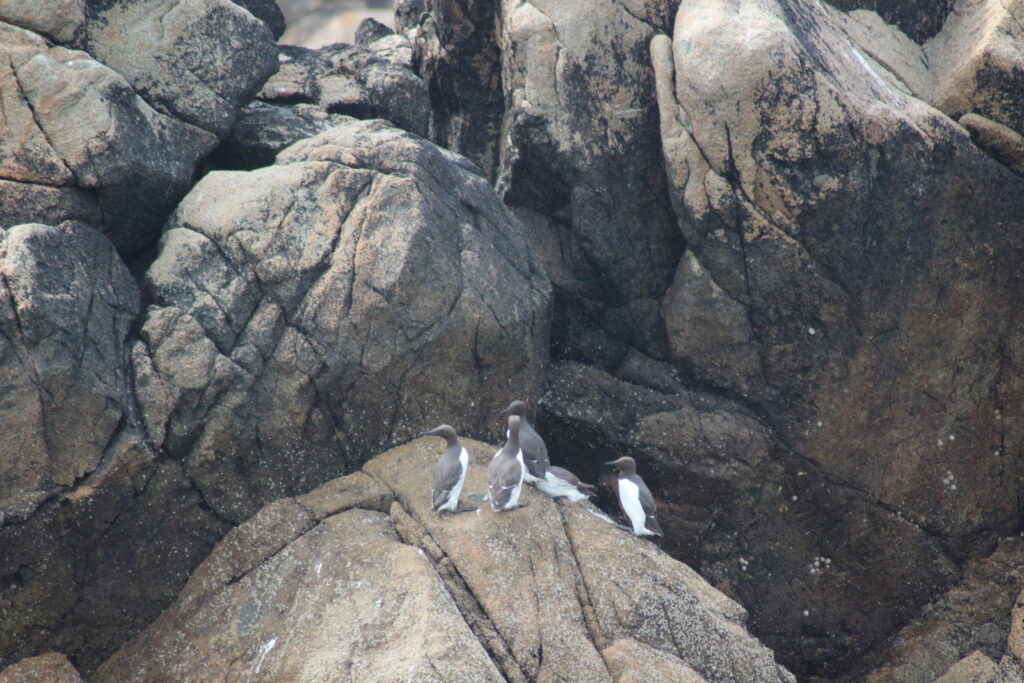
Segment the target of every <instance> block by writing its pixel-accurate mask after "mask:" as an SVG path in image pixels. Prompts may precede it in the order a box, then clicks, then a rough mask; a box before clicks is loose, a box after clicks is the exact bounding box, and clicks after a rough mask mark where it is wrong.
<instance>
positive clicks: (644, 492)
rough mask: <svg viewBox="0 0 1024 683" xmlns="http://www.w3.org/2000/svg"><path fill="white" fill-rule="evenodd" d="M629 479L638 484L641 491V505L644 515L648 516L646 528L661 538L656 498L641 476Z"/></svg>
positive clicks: (636, 475)
mask: <svg viewBox="0 0 1024 683" xmlns="http://www.w3.org/2000/svg"><path fill="white" fill-rule="evenodd" d="M629 479H630V481H632V482H633V483H634V484H636V487H637V489H638V490H639V496H640V505H641V506H642V507H643V509H644V514H645V515H647V521H646V523H645V524H644V526H646V527H647V529H648V531H653V532H654V533H656V534H658V535H659V536H660V535H661V525H660V524H658V507H657V505H655V503H654V496H652V495H651V490H650V489H649V488H647V484H645V483H644V480H643V479H641V478H640V475H638V474H634V475H632V476H630V477H629Z"/></svg>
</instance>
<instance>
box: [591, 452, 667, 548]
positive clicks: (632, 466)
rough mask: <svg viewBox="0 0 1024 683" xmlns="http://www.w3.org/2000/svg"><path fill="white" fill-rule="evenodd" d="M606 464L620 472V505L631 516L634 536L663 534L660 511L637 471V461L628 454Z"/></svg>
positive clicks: (617, 492)
mask: <svg viewBox="0 0 1024 683" xmlns="http://www.w3.org/2000/svg"><path fill="white" fill-rule="evenodd" d="M605 465H608V466H609V467H613V468H615V470H616V472H617V473H618V481H617V486H616V487H615V489H616V494H617V497H618V499H619V507H621V508H622V512H623V513H625V515H626V517H628V518H629V522H630V524H631V525H632V527H633V535H634V536H661V535H662V533H661V527H660V526H659V525H658V512H657V508H656V507H655V505H654V496H652V495H651V491H650V489H648V488H647V484H645V483H644V480H643V479H641V478H640V475H639V474H637V473H636V461H635V460H633V458H631V457H629V456H628V455H626V456H623V457H621V458H619V459H618V460H613V461H611V462H606V463H605Z"/></svg>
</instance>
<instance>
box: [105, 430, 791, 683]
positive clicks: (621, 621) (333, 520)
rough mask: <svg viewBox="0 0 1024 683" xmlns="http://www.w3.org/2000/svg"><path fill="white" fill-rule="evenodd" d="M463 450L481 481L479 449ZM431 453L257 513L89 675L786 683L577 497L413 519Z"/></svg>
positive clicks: (424, 445) (687, 573) (688, 581)
mask: <svg viewBox="0 0 1024 683" xmlns="http://www.w3.org/2000/svg"><path fill="white" fill-rule="evenodd" d="M464 444H465V446H466V447H467V449H468V450H469V451H470V453H471V466H470V472H469V474H468V476H467V482H466V488H465V489H464V490H465V491H466V493H473V492H479V491H482V490H484V488H485V483H484V479H485V470H486V463H487V461H488V459H489V458H490V457H491V455H492V453H493V451H494V448H493V447H491V446H487V445H485V444H482V443H479V442H473V441H464ZM438 455H439V451H438V448H437V444H436V443H435V440H433V439H419V440H417V441H414V442H412V443H410V444H406V445H404V446H400V447H398V448H395V449H392V450H391V451H388V452H387V453H384V454H382V455H380V456H378V457H377V458H375V459H373V460H372V461H370V462H369V463H367V465H366V466H365V468H364V472H360V473H356V474H352V475H349V476H347V477H344V478H342V479H337V480H333V481H331V482H329V483H328V484H326V485H325V486H324V487H322V488H321V489H318V490H316V491H314V492H312V493H310V494H308V495H305V496H300V497H297V498H294V499H287V500H282V501H278V502H275V503H272V504H271V505H269V506H267V507H265V508H264V509H263V510H261V511H260V512H259V513H258V514H257V515H255V516H254V517H253V518H252V519H250V520H249V521H247V522H246V523H244V524H242V525H241V526H240V527H238V528H237V529H235V530H234V531H232V532H231V533H229V534H228V535H227V536H226V537H225V538H224V540H223V541H222V542H221V543H220V544H218V546H217V548H216V549H215V550H214V552H213V553H212V554H211V555H210V557H209V558H207V560H206V561H204V562H203V564H202V565H201V566H200V567H199V568H198V569H197V570H196V571H195V573H194V574H193V576H192V578H191V579H190V580H189V583H188V585H186V587H185V589H184V590H183V591H182V593H181V595H180V596H179V598H178V600H177V601H176V602H175V604H174V605H173V606H172V607H170V608H169V609H168V610H167V611H165V612H164V614H163V615H161V617H160V618H159V619H158V620H157V621H156V622H154V623H153V624H152V625H151V626H150V627H149V628H147V629H146V631H145V632H144V633H143V634H142V635H141V636H139V637H138V638H136V639H135V640H133V641H132V642H130V643H129V644H127V645H126V646H125V647H124V648H122V649H121V650H120V651H119V652H118V653H116V654H115V655H114V656H113V657H111V658H110V660H108V661H107V662H106V663H105V664H104V665H103V666H102V667H100V669H99V670H98V671H97V673H96V674H95V676H94V677H93V680H96V681H121V680H131V679H137V678H152V679H158V680H163V679H168V678H172V679H175V680H186V679H197V678H203V679H206V680H210V679H212V678H216V679H221V680H241V679H244V678H246V677H251V676H259V677H271V678H273V677H284V678H287V679H288V680H295V681H314V680H324V679H325V678H332V677H337V676H342V677H344V676H349V675H351V676H352V677H353V678H358V679H360V680H370V679H372V680H382V679H386V680H395V679H402V680H405V679H407V678H410V677H411V678H412V679H414V680H425V681H451V680H466V681H469V680H473V681H491V680H493V681H499V680H512V681H531V680H579V681H584V680H586V681H612V680H615V681H620V680H621V681H648V682H650V681H656V680H675V681H685V680H690V681H701V680H714V681H737V682H739V681H745V682H746V681H753V680H757V681H780V682H782V681H792V680H793V678H792V676H791V675H790V674H789V673H788V672H786V671H785V670H784V669H782V668H781V667H780V666H778V665H777V664H776V663H775V661H774V659H773V658H772V655H771V653H770V651H768V650H767V649H766V648H765V647H764V646H763V645H761V644H760V643H758V642H757V641H756V640H755V639H754V638H752V637H751V636H750V635H749V634H748V633H747V632H746V630H745V628H744V627H743V623H744V620H745V616H746V614H745V612H744V610H743V609H742V608H741V607H740V606H739V605H737V604H736V603H734V602H732V601H731V600H729V599H728V598H726V597H725V596H724V595H722V594H720V593H718V592H717V591H715V590H714V589H713V588H711V587H710V586H709V585H708V584H707V583H705V582H704V581H703V580H702V579H701V578H700V577H699V576H698V575H697V574H696V573H695V572H693V571H692V570H691V569H689V568H688V567H686V566H685V565H683V564H681V563H679V562H677V561H675V560H673V559H671V558H669V557H668V556H667V555H665V554H664V553H662V552H661V551H660V550H658V549H657V547H655V546H654V545H653V544H651V543H650V542H648V541H645V540H640V539H637V538H634V537H632V536H630V535H628V534H627V533H625V532H623V531H621V530H619V529H617V528H616V527H614V526H612V525H611V524H609V523H608V522H606V521H604V520H602V519H599V518H598V517H597V516H595V515H594V512H595V510H594V508H592V507H591V506H590V505H589V504H582V505H581V504H577V505H569V504H564V503H556V502H553V501H552V500H551V499H550V498H549V497H547V496H545V495H543V494H539V493H537V492H536V491H534V490H533V489H529V490H527V491H526V492H525V493H524V500H526V501H528V502H529V506H528V507H526V508H521V509H519V510H515V511H512V512H507V513H494V512H492V511H491V510H490V509H489V508H487V509H484V510H481V511H480V512H479V513H465V514H461V515H457V516H451V515H441V516H438V515H435V514H432V513H430V511H429V509H430V501H429V491H427V490H426V488H425V486H424V482H426V481H428V480H429V475H428V474H425V473H429V471H430V468H431V467H432V466H433V463H434V461H435V460H436V458H437V457H438ZM384 510H387V511H388V512H387V513H385V512H383V511H384ZM636 654H640V655H647V656H641V657H635V656H633V655H636ZM677 674H679V675H683V676H685V677H683V678H666V676H675V675H677ZM659 676H660V677H661V678H659ZM701 676H703V678H701Z"/></svg>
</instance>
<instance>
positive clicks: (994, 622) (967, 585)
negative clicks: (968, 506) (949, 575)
mask: <svg viewBox="0 0 1024 683" xmlns="http://www.w3.org/2000/svg"><path fill="white" fill-rule="evenodd" d="M1022 590H1024V538H1021V537H1012V538H1008V539H1006V540H1004V541H1002V542H1001V543H1000V544H999V546H998V548H997V549H996V550H995V551H994V552H993V553H992V554H991V555H989V556H988V557H985V558H983V559H979V560H975V561H972V562H970V563H968V564H967V566H965V567H964V578H963V580H961V581H960V582H959V583H957V585H955V586H954V587H952V588H951V589H950V590H948V591H947V592H946V593H944V594H943V595H941V596H940V597H939V598H938V599H937V600H935V601H934V602H933V603H932V604H930V605H928V606H927V607H926V608H925V609H924V610H922V612H921V613H920V614H919V615H917V617H915V619H914V621H913V622H911V623H910V624H908V625H907V626H906V627H904V628H902V629H901V630H900V631H899V633H897V634H896V635H895V636H894V637H893V638H891V639H890V640H889V641H887V642H886V643H884V644H883V645H882V646H881V647H880V648H878V650H877V651H875V652H872V653H871V654H869V655H868V656H867V657H866V658H865V661H864V664H863V665H862V666H861V667H859V668H858V670H856V671H854V672H853V673H851V674H850V675H849V676H848V677H847V678H848V680H851V681H859V680H866V681H871V682H872V683H881V682H882V681H893V682H895V683H910V682H911V681H920V680H929V681H930V680H933V679H936V678H938V677H939V676H941V675H942V674H943V673H944V672H945V671H946V670H948V669H949V668H950V667H952V666H953V665H954V664H956V663H957V662H958V661H960V660H961V659H963V658H964V657H967V656H968V655H970V654H971V653H972V652H978V653H980V654H981V655H983V656H985V657H986V658H988V659H989V661H994V662H999V661H1000V660H1001V659H1002V658H1003V656H1004V654H1007V655H1009V656H1011V657H1016V658H1018V659H1019V658H1020V657H1019V655H1020V653H1021V652H1022V651H1024V650H1022V648H1021V643H1020V641H1021V624H1020V623H1019V621H1020V612H1021V610H1020V609H1019V608H1018V606H1017V603H1018V601H1019V599H1020V594H1021V591H1022Z"/></svg>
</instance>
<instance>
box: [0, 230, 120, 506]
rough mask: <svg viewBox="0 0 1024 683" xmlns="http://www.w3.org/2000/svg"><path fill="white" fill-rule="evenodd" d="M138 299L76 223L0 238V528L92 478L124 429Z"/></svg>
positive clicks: (100, 243) (107, 254)
mask: <svg viewBox="0 0 1024 683" xmlns="http://www.w3.org/2000/svg"><path fill="white" fill-rule="evenodd" d="M138 306H139V303H138V291H137V289H136V286H135V283H134V282H133V281H132V279H131V276H130V275H129V274H128V269H127V268H125V266H124V264H123V263H121V260H120V258H118V256H117V252H116V251H114V248H113V246H112V245H111V244H110V242H109V241H108V240H107V239H106V238H105V237H103V236H102V235H100V234H99V233H97V232H95V231H93V230H91V229H90V228H89V227H88V226H86V225H84V224H81V223H70V222H69V223H63V224H61V225H60V226H58V227H51V226H46V225H38V224H30V225H20V226H17V227H14V228H10V229H8V230H0V332H2V336H0V395H2V396H3V400H2V402H0V423H3V425H4V438H3V439H0V523H2V522H4V521H7V520H8V519H10V518H12V517H13V518H15V519H21V518H23V517H24V516H26V515H27V514H29V513H31V512H32V511H33V510H34V509H35V507H36V506H37V505H39V504H40V503H41V502H42V501H43V500H45V499H46V498H49V497H52V496H53V495H56V493H57V492H59V491H62V490H67V489H69V488H70V487H72V486H73V485H74V484H75V483H76V482H77V481H78V480H79V479H81V478H82V477H84V476H85V475H86V474H88V473H90V472H92V471H93V470H94V469H96V467H97V465H98V464H99V461H100V458H101V456H102V455H103V454H104V452H105V451H106V449H107V447H108V444H109V442H110V440H111V438H112V436H113V435H114V432H115V430H116V429H117V428H118V425H119V423H120V422H121V421H122V420H123V419H124V417H125V414H126V411H127V406H126V403H127V401H128V397H127V391H126V388H127V378H126V376H125V372H126V363H125V361H126V356H125V348H126V341H125V340H126V338H127V336H128V328H129V326H130V324H131V322H132V319H133V318H134V317H135V315H136V314H137V312H138Z"/></svg>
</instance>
